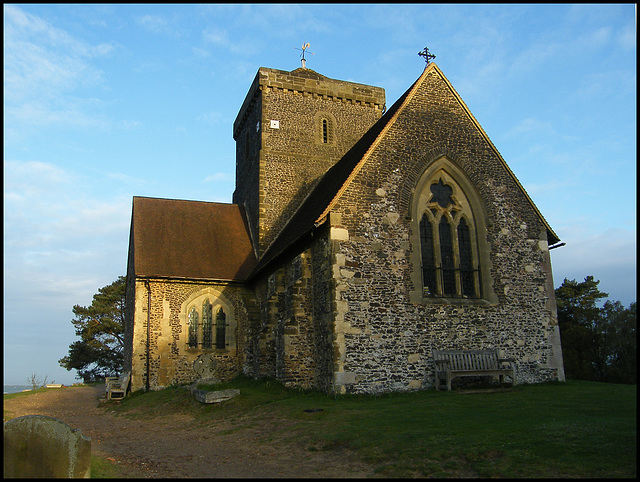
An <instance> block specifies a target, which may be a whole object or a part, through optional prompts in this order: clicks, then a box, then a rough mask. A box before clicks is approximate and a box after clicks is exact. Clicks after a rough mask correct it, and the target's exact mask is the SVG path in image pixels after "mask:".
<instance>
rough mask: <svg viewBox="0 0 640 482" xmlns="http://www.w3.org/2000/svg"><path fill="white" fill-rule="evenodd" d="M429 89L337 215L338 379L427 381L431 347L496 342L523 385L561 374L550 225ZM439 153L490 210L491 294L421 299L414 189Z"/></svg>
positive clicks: (355, 388) (450, 105) (347, 385)
mask: <svg viewBox="0 0 640 482" xmlns="http://www.w3.org/2000/svg"><path fill="white" fill-rule="evenodd" d="M439 90H440V91H439ZM424 92H428V93H429V94H424V93H423V92H422V91H421V92H419V93H418V94H417V95H416V98H415V100H414V104H413V105H411V109H408V110H407V111H406V112H405V113H404V115H403V117H401V118H400V119H399V120H398V123H397V124H396V126H395V128H394V129H392V130H390V131H389V133H388V135H387V137H386V138H385V139H384V140H383V141H382V143H381V144H380V146H379V147H378V149H377V150H376V152H375V153H374V155H373V156H372V158H371V159H369V161H368V162H367V164H366V165H365V167H364V168H363V169H362V171H361V172H360V173H359V174H358V176H357V177H356V178H355V180H354V182H353V183H352V184H351V186H350V187H349V188H348V189H347V191H346V192H345V194H343V196H342V198H341V200H340V201H339V202H338V204H337V205H336V207H335V209H334V211H335V213H332V217H331V229H332V231H336V232H339V233H340V236H339V238H338V240H337V241H334V246H335V255H334V256H335V259H334V262H335V264H336V266H337V269H335V270H334V273H335V282H336V285H337V288H336V289H337V297H338V301H337V303H338V308H339V309H338V310H337V311H336V333H337V335H336V336H337V337H339V338H341V341H340V343H338V344H337V345H336V346H337V349H338V352H339V354H338V355H337V358H338V359H340V358H341V359H342V361H341V363H340V364H339V365H336V367H337V371H336V378H335V380H336V382H335V387H334V388H335V390H336V391H340V392H343V393H345V392H346V393H349V392H374V393H375V392H381V391H391V390H410V389H417V388H421V387H430V386H432V384H433V362H432V354H431V352H432V350H433V349H481V348H496V349H499V350H501V352H502V355H503V356H506V357H511V358H514V359H516V363H517V368H518V369H517V377H518V382H519V383H523V382H541V381H546V380H552V379H563V377H564V375H563V373H562V363H561V354H560V347H559V339H558V338H557V321H556V316H555V301H554V293H553V286H552V282H551V278H550V276H551V272H550V265H549V262H548V260H549V253H548V247H547V240H546V230H545V228H544V226H543V225H542V223H541V222H540V220H539V218H538V217H537V216H536V213H535V212H534V211H533V209H532V208H531V206H530V204H529V203H528V201H527V200H526V199H525V198H524V196H523V195H522V193H521V192H520V190H519V188H518V186H517V185H516V184H515V182H514V179H513V178H512V177H510V175H509V174H508V172H507V171H506V170H505V168H504V167H503V165H502V164H501V162H500V160H499V157H498V155H497V153H495V152H494V151H493V150H492V149H491V147H490V146H489V145H488V143H487V142H486V141H485V139H484V138H483V137H482V136H481V135H480V133H479V131H478V130H477V128H476V127H475V125H474V124H473V123H472V121H471V120H470V118H469V116H468V115H467V114H466V113H465V112H464V111H463V110H462V108H461V107H460V106H459V105H460V104H459V103H457V102H456V101H455V99H452V94H451V93H450V92H448V91H446V85H445V84H444V83H442V82H439V81H438V79H433V82H430V83H429V85H428V87H426V88H425V89H424ZM433 102H436V103H440V105H436V106H434V105H433V104H431V105H428V104H429V103H433ZM424 112H439V114H440V115H439V117H437V118H435V117H434V116H432V115H429V116H426V115H423V113H424ZM425 135H427V136H429V135H431V136H433V138H434V139H433V142H432V143H430V142H428V141H429V139H427V140H426V142H425V139H423V137H424V136H425ZM425 145H427V146H430V150H426V149H425V148H424V146H425ZM443 155H446V156H447V158H448V159H449V160H450V161H449V162H452V163H455V164H456V165H458V166H460V168H461V169H462V170H463V171H464V172H466V173H467V175H468V176H469V178H470V180H471V182H472V183H473V184H474V185H475V186H476V188H477V190H478V192H479V193H480V196H481V198H482V201H483V203H484V205H485V207H486V211H487V218H488V219H487V224H488V231H487V242H488V245H489V246H490V263H489V265H487V266H484V267H483V269H484V270H485V272H484V274H483V276H490V279H491V286H492V287H493V290H494V292H495V297H494V299H493V300H491V301H486V300H485V302H484V303H482V302H475V303H474V302H467V301H463V300H460V301H455V300H454V301H452V300H447V301H440V302H439V301H438V300H434V299H425V300H420V299H418V300H416V295H415V292H416V291H417V290H416V286H414V285H415V279H416V277H415V276H414V275H413V273H414V272H415V271H416V270H418V269H420V268H419V263H420V258H419V255H416V254H418V253H419V250H420V246H419V244H418V245H412V243H411V240H412V239H414V240H415V239H416V236H415V231H416V230H417V220H416V213H413V212H411V202H412V198H411V196H412V195H413V192H412V190H413V189H414V187H415V185H416V183H417V181H418V179H419V177H420V175H421V173H422V172H424V171H425V169H426V168H427V167H428V166H429V164H430V163H432V162H434V161H435V160H437V159H441V158H442V156H443ZM341 324H342V325H341ZM339 332H341V333H339ZM554 343H555V345H554Z"/></svg>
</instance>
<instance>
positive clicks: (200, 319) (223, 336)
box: [187, 298, 230, 350]
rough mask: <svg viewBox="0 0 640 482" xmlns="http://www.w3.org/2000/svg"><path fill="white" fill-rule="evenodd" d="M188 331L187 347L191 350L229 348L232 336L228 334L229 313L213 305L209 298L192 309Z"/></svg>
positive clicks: (188, 320)
mask: <svg viewBox="0 0 640 482" xmlns="http://www.w3.org/2000/svg"><path fill="white" fill-rule="evenodd" d="M214 313H215V320H214V315H213V314H214ZM187 330H188V341H187V347H188V348H190V349H203V350H213V349H228V348H229V342H230V334H229V333H228V330H229V324H228V320H227V313H225V310H224V308H223V307H222V306H219V305H218V306H217V307H216V306H215V305H213V304H212V302H211V300H210V299H209V298H205V299H204V300H203V301H202V302H201V303H196V304H194V305H193V306H191V307H190V309H189V312H188V319H187Z"/></svg>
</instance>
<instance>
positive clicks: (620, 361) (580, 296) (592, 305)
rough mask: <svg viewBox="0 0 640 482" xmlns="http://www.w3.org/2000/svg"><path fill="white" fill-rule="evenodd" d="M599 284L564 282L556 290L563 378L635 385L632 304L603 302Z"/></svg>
mask: <svg viewBox="0 0 640 482" xmlns="http://www.w3.org/2000/svg"><path fill="white" fill-rule="evenodd" d="M599 283H600V281H598V280H595V279H594V278H593V276H587V277H586V278H585V279H584V281H583V282H581V283H578V282H576V281H575V280H567V279H566V278H565V280H564V281H563V283H562V285H561V286H560V287H559V288H557V289H556V302H557V307H558V325H559V327H560V335H561V337H562V353H563V359H564V369H565V373H566V375H567V378H574V379H580V380H596V381H603V382H617V383H636V368H635V363H636V304H635V303H632V304H631V305H630V307H629V308H628V309H625V308H623V306H622V304H621V303H620V302H619V301H613V302H612V301H606V302H605V303H604V305H603V306H602V307H599V306H598V303H599V302H600V301H601V300H603V299H604V298H607V297H608V296H609V295H608V294H607V293H602V292H601V291H600V290H599V289H598V284H599Z"/></svg>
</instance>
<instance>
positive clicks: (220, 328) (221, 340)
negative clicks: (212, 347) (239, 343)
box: [216, 308, 227, 349]
mask: <svg viewBox="0 0 640 482" xmlns="http://www.w3.org/2000/svg"><path fill="white" fill-rule="evenodd" d="M226 333H227V315H226V314H225V313H224V310H223V309H222V308H220V309H219V310H218V314H217V315H216V348H219V349H222V348H225V347H226V343H227V340H226Z"/></svg>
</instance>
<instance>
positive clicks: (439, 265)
mask: <svg viewBox="0 0 640 482" xmlns="http://www.w3.org/2000/svg"><path fill="white" fill-rule="evenodd" d="M427 186H428V187H427V189H428V191H427V192H426V193H425V194H424V195H423V202H422V203H421V205H420V208H421V216H420V218H419V219H420V221H419V233H420V253H421V262H422V273H421V274H422V286H423V296H424V297H426V298H438V297H441V298H470V299H473V298H480V297H481V296H482V292H481V291H482V289H481V287H482V280H481V269H480V262H479V256H478V243H477V238H476V227H475V220H474V215H473V210H472V209H471V206H470V205H469V202H468V200H467V197H466V196H465V194H464V192H463V191H462V189H461V188H460V186H459V185H458V184H457V183H456V182H455V181H454V179H453V178H452V177H451V176H448V175H446V174H445V173H444V172H442V171H441V172H440V173H438V174H437V175H436V176H434V177H433V178H432V179H431V180H430V181H429V182H428V183H427Z"/></svg>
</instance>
